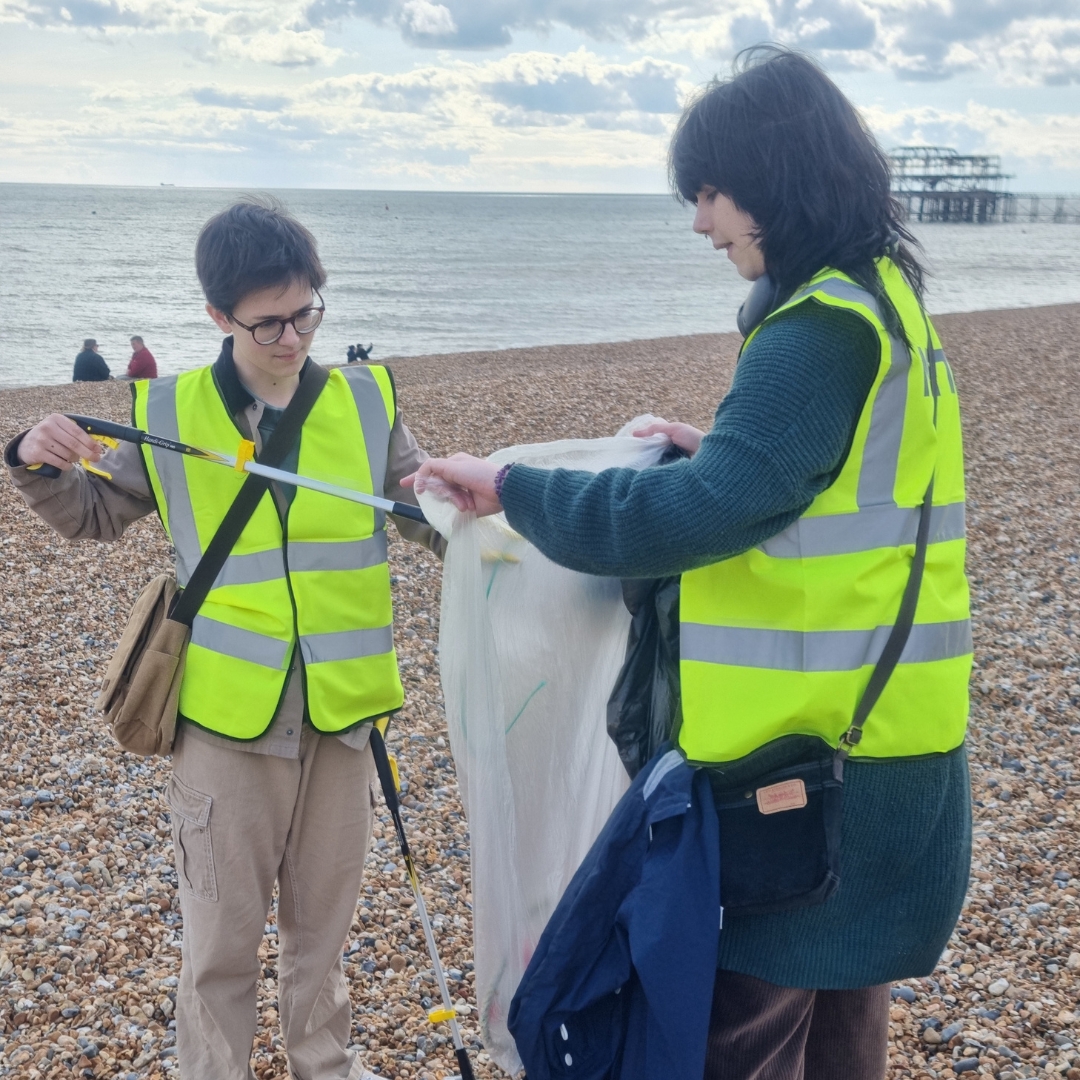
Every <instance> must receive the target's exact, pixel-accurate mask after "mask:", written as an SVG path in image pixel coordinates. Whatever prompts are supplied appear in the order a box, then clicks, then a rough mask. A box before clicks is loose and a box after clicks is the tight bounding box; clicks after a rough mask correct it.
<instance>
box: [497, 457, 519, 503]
mask: <svg viewBox="0 0 1080 1080" xmlns="http://www.w3.org/2000/svg"><path fill="white" fill-rule="evenodd" d="M513 467H514V463H513V462H512V461H511V462H510V464H509V465H504V466H503V467H502V468H501V469H500V470H499V471H498V472H497V473H496V474H495V498H496V499H498V500H499V502H502V489H503V484H504V483H505V481H506V476H507V473H509V472H510V470H511V469H512V468H513Z"/></svg>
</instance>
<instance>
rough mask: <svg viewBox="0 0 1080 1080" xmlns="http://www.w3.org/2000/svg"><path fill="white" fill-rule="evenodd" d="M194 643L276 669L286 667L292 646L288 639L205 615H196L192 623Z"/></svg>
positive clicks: (192, 640) (192, 639) (225, 654)
mask: <svg viewBox="0 0 1080 1080" xmlns="http://www.w3.org/2000/svg"><path fill="white" fill-rule="evenodd" d="M191 643H192V645H200V646H202V648H204V649H209V650H210V651H211V652H216V653H221V654H223V655H224V656H233V657H235V658H236V659H238V660H247V661H249V662H250V663H252V664H259V665H261V666H262V667H268V668H273V669H274V670H275V671H281V670H283V669H284V666H285V658H286V657H287V656H288V654H289V648H290V643H289V642H288V641H281V640H279V639H278V638H272V637H267V636H266V635H265V634H256V633H255V631H254V630H244V629H241V627H239V626H230V625H229V624H228V623H223V622H218V621H217V620H216V619H208V618H207V617H206V616H205V615H196V616H195V621H194V622H193V623H192V624H191Z"/></svg>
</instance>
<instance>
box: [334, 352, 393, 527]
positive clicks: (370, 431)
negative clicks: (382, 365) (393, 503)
mask: <svg viewBox="0 0 1080 1080" xmlns="http://www.w3.org/2000/svg"><path fill="white" fill-rule="evenodd" d="M339 370H341V369H339ZM341 373H342V375H344V376H345V378H346V380H347V381H348V383H349V389H350V390H351V391H352V395H353V400H354V401H355V402H356V411H357V413H358V414H359V416H360V426H361V428H363V431H364V447H365V449H366V450H367V459H368V465H369V466H370V468H371V488H372V493H373V494H375V495H378V496H380V497H381V496H382V495H383V492H384V490H385V488H386V462H387V459H388V457H389V454H390V424H389V422H388V420H387V418H386V404H385V402H384V401H383V396H382V391H381V390H380V389H379V384H378V383H377V382H376V381H375V376H374V375H373V374H372V373H371V370H370V369H369V368H365V367H356V368H346V369H344V370H341ZM385 524H386V512H385V511H383V510H376V511H375V529H376V531H378V530H380V529H382V528H383V526H384V525H385Z"/></svg>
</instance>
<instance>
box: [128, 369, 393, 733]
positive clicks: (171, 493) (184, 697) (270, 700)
mask: <svg viewBox="0 0 1080 1080" xmlns="http://www.w3.org/2000/svg"><path fill="white" fill-rule="evenodd" d="M134 399H135V401H134V423H135V425H136V426H137V427H139V428H142V429H143V430H144V431H150V432H153V433H154V434H155V435H162V436H164V437H166V438H170V439H179V440H181V441H182V442H187V443H193V444H194V445H196V446H205V447H207V448H209V449H214V450H222V451H227V452H230V453H231V452H232V450H233V448H235V447H236V446H237V444H238V443H239V442H240V439H241V437H242V436H241V434H240V432H239V431H238V430H237V427H236V424H235V423H234V421H233V418H232V417H231V416H230V415H229V412H228V409H227V408H226V406H225V403H224V401H223V400H222V397H221V395H220V393H219V392H218V389H217V386H216V385H215V383H214V378H213V373H212V368H210V367H204V368H200V369H198V370H197V371H190V372H187V373H186V374H183V375H176V376H172V377H170V378H164V379H153V380H142V381H139V382H137V383H135V387H134ZM395 413H396V405H395V402H394V391H393V386H392V384H391V381H390V376H389V374H388V373H387V371H386V369H385V368H381V367H362V368H351V369H348V370H346V371H341V370H335V371H331V372H330V378H329V380H328V382H327V384H326V386H325V387H324V388H323V391H322V393H321V394H320V395H319V398H318V400H317V401H316V402H315V405H314V407H313V408H312V410H311V413H310V414H309V416H308V418H307V420H306V421H305V422H304V426H303V429H302V431H301V436H300V462H299V469H298V471H299V472H300V473H301V474H304V475H308V476H315V477H320V478H326V479H331V478H339V477H340V478H347V479H346V481H345V482H347V483H348V484H349V485H350V486H352V487H354V488H356V489H357V490H360V491H364V492H368V493H370V494H374V495H380V496H381V495H382V494H383V485H384V481H385V475H386V463H387V456H388V453H389V445H390V430H391V428H392V426H393V423H394V418H395ZM143 459H144V461H145V462H146V469H147V473H148V474H149V478H150V484H151V487H152V489H153V493H154V497H155V499H156V500H157V506H158V512H159V513H160V515H161V520H162V523H163V524H164V526H165V530H166V532H167V533H168V535H169V539H170V540H171V541H172V543H173V547H174V548H175V549H176V576H177V579H178V581H179V583H180V585H182V586H183V585H186V584H187V582H188V580H189V579H190V577H191V574H192V573H193V572H194V570H195V567H196V566H197V565H198V563H199V559H200V558H201V557H202V555H203V553H204V552H205V551H206V548H207V545H208V544H209V543H210V540H211V539H212V538H213V536H214V533H215V532H216V531H217V528H218V526H219V525H220V524H221V521H222V519H223V518H224V516H225V513H226V511H227V510H228V509H229V506H230V505H231V504H232V502H233V500H234V499H235V498H236V495H237V493H238V492H239V491H240V488H241V486H242V485H243V483H244V481H245V480H246V476H245V475H244V474H242V473H239V472H236V471H235V470H232V469H227V468H223V467H222V466H221V465H215V464H213V463H212V462H209V461H203V460H200V459H198V458H194V457H189V456H186V455H182V454H176V453H172V452H170V451H168V450H161V449H159V448H157V447H153V448H150V447H143ZM297 643H299V648H300V658H301V660H302V664H301V665H300V666H299V667H300V670H299V671H298V672H297V675H302V677H303V680H304V692H305V699H306V702H307V710H308V715H309V717H310V719H311V723H312V724H313V725H314V727H315V728H316V729H317V730H319V731H323V732H338V731H344V730H345V729H347V728H350V727H353V726H355V725H357V724H359V723H362V722H363V721H365V720H371V719H374V718H377V717H380V716H385V715H386V714H387V713H390V712H393V711H394V710H395V709H399V708H400V707H401V704H402V702H403V700H404V692H403V690H402V687H401V680H400V678H399V676H398V667H397V657H396V655H395V653H394V638H393V611H392V607H391V599H390V575H389V571H388V568H387V562H386V528H385V515H384V514H383V512H382V511H381V510H373V509H372V508H371V507H368V506H360V505H359V504H357V503H351V502H346V501H344V500H342V499H336V498H333V497H332V496H330V495H323V494H321V493H319V492H315V491H309V490H307V489H305V488H297V489H296V496H295V498H294V499H293V500H292V503H291V505H290V506H289V510H288V513H287V514H286V516H285V523H284V527H283V526H282V521H281V518H280V517H279V515H278V511H277V508H276V504H275V503H274V500H273V495H272V493H271V492H269V491H268V492H266V494H265V495H263V497H262V500H261V501H260V503H259V505H258V507H257V508H256V510H255V513H254V514H252V516H251V520H250V521H249V522H248V523H247V525H246V526H245V528H244V531H243V532H242V533H241V534H240V539H239V540H238V541H237V543H236V546H235V547H234V548H233V551H232V553H231V555H230V556H229V558H228V560H227V561H226V563H225V565H224V567H223V568H222V570H221V573H220V574H219V575H218V577H217V580H216V581H215V582H214V587H213V588H212V589H211V590H210V592H209V594H208V595H207V598H206V601H205V602H204V603H203V605H202V607H201V608H200V609H199V613H198V615H196V617H195V621H194V623H193V625H192V628H191V642H190V644H189V645H188V650H187V663H186V667H185V670H184V679H183V683H182V684H181V687H180V714H181V715H182V716H183V717H184V718H185V719H187V720H191V721H193V722H194V723H196V724H198V725H199V726H200V727H203V728H207V729H208V730H210V731H214V732H217V733H218V734H221V735H226V736H228V737H230V738H233V739H255V738H258V737H259V736H260V735H262V734H263V732H265V731H266V730H267V728H268V727H269V726H270V723H271V721H272V720H273V718H274V714H275V713H276V712H277V708H278V705H279V703H280V701H281V698H282V696H283V694H284V692H285V683H286V676H287V674H288V671H289V667H290V665H291V663H292V659H293V653H294V651H295V649H296V646H297Z"/></svg>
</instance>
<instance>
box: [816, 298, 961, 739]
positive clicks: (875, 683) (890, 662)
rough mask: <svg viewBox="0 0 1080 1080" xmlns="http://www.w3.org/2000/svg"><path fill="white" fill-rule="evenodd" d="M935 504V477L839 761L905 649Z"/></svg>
mask: <svg viewBox="0 0 1080 1080" xmlns="http://www.w3.org/2000/svg"><path fill="white" fill-rule="evenodd" d="M922 317H923V323H924V324H925V326H926V364H927V367H928V368H929V369H930V372H929V374H930V393H931V394H932V395H933V398H934V427H935V428H936V427H937V409H938V396H939V393H940V391H939V389H938V378H937V361H936V360H935V358H934V342H933V337H932V335H931V333H930V320H929V319H928V318H927V317H926V312H925V311H924V312H923V313H922ZM933 503H934V477H933V476H932V475H931V477H930V483H929V485H928V486H927V488H926V495H925V497H924V498H923V501H922V507H921V508H920V510H919V528H918V531H917V532H916V534H915V554H914V556H913V557H912V560H911V570H910V571H909V573H908V579H907V584H906V585H905V586H904V593H903V596H901V598H900V610H899V611H898V612H897V614H896V622H895V623H893V628H892V630H891V631H890V632H889V636H888V639H887V640H886V642H885V647H884V648H883V649H882V650H881V656H879V657H878V662H877V663H876V664H875V665H874V670H873V671H872V672H871V673H870V681H869V682H868V683H867V684H866V689H865V690H864V691H863V694H862V697H861V698H859V704H858V705H856V706H855V715H854V716H853V717H852V720H851V726H850V727H849V728H848V729H847V731H845V732H844V734H843V735H842V736H841V738H840V747H839V750H838V751H837V753H838V754H839V755H840V757H841V758H846V757H847V756H848V754H850V753H851V750H852V748H853V747H855V746H858V744H859V742H860V740H861V739H862V735H863V725H864V724H865V723H866V720H867V718H868V717H869V715H870V713H871V712H872V711H873V708H874V706H875V705H876V704H877V703H878V699H879V698H880V697H881V694H882V692H883V691H884V689H885V685H886V683H888V681H889V679H890V677H891V676H892V673H893V671H894V670H895V669H896V665H897V664H898V663H899V662H900V657H901V655H903V652H904V646H905V645H907V641H908V637H909V636H910V634H911V628H912V626H913V625H914V623H915V609H916V607H918V604H919V589H920V588H921V586H922V579H923V570H925V569H926V547H927V544H928V543H929V541H930V515H931V514H932V512H933Z"/></svg>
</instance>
